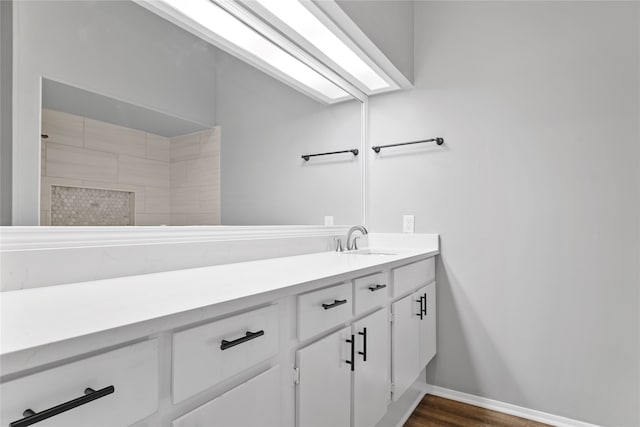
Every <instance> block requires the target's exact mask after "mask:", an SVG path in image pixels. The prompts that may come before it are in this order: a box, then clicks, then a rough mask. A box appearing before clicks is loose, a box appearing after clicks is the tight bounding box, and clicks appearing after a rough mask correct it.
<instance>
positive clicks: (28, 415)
mask: <svg viewBox="0 0 640 427" xmlns="http://www.w3.org/2000/svg"><path fill="white" fill-rule="evenodd" d="M115 390H116V389H115V387H114V386H112V385H110V386H108V387H105V388H103V389H100V390H94V389H92V388H86V389H85V390H84V396H81V397H78V398H76V399H73V400H70V401H68V402H64V403H61V404H60V405H57V406H54V407H53V408H49V409H45V410H44V411H42V412H35V411H33V410H31V409H27V410H26V411H24V412H23V413H22V415H23V416H24V418H23V419H21V420H17V421H14V422H12V423H10V424H9V426H10V427H26V426H30V425H31V424H35V423H39V422H40V421H44V420H46V419H47V418H51V417H54V416H56V415H58V414H61V413H63V412H67V411H68V410H70V409H73V408H77V407H78V406H82V405H84V404H86V403H89V402H91V401H93V400H96V399H100V398H101V397H104V396H106V395H108V394H111V393H113V392H114V391H115Z"/></svg>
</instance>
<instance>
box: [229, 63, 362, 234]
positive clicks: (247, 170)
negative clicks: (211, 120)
mask: <svg viewBox="0 0 640 427" xmlns="http://www.w3.org/2000/svg"><path fill="white" fill-rule="evenodd" d="M216 78H217V87H216V94H217V96H216V111H217V119H218V125H219V126H220V128H221V151H220V152H221V162H220V163H221V178H220V184H221V194H220V197H221V210H222V224H224V225H264V224H270V225H284V224H294V225H299V224H322V223H323V221H324V215H333V216H334V217H335V223H336V224H356V223H360V222H361V202H360V201H361V178H360V177H361V161H362V160H361V159H362V156H361V155H360V156H358V157H355V158H354V157H353V155H351V154H341V155H337V156H328V157H320V158H312V159H311V160H310V161H309V162H305V161H304V160H302V159H301V158H300V156H301V155H302V154H311V153H322V152H326V151H337V150H344V149H347V148H360V143H361V138H360V135H361V122H360V113H361V103H360V102H359V101H347V102H343V103H340V104H336V105H331V106H328V105H324V104H321V103H319V102H317V101H314V100H312V99H311V98H308V97H306V96H304V95H302V94H300V93H299V92H297V91H295V90H294V89H291V88H290V87H288V86H286V85H284V84H282V83H280V82H279V81H277V80H275V79H273V78H271V77H269V76H268V75H266V74H264V73H262V72H261V71H258V70H256V69H255V68H253V67H250V66H248V65H246V64H245V63H243V62H241V61H239V60H237V59H235V58H233V57H231V56H229V55H226V54H224V53H219V54H218V68H217V73H216Z"/></svg>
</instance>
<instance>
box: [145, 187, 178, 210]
mask: <svg viewBox="0 0 640 427" xmlns="http://www.w3.org/2000/svg"><path fill="white" fill-rule="evenodd" d="M170 199H171V190H170V189H169V188H168V187H165V188H155V187H147V189H146V190H145V204H144V212H145V213H169V212H170V208H171V204H170Z"/></svg>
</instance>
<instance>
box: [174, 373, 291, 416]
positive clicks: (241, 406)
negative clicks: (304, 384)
mask: <svg viewBox="0 0 640 427" xmlns="http://www.w3.org/2000/svg"><path fill="white" fill-rule="evenodd" d="M280 391H281V387H280V369H279V368H278V367H275V368H271V369H269V370H268V371H266V372H264V373H262V374H260V375H258V376H256V377H254V378H251V379H250V380H249V381H247V382H245V383H243V384H240V385H239V386H237V387H236V388H234V389H231V390H230V391H228V392H226V393H224V394H223V395H221V396H219V397H216V398H215V399H213V400H211V401H209V402H207V403H205V404H204V405H202V406H200V407H198V408H196V409H194V410H193V411H191V412H188V413H187V414H185V415H183V416H181V417H180V418H177V419H176V420H174V421H173V422H172V423H171V426H172V427H192V426H211V425H217V426H224V427H280V426H281V425H282V422H281V417H280V396H281V394H282V393H281V392H280Z"/></svg>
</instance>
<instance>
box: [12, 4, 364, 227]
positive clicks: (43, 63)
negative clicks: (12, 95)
mask: <svg viewBox="0 0 640 427" xmlns="http://www.w3.org/2000/svg"><path fill="white" fill-rule="evenodd" d="M14 13H15V17H16V23H17V25H16V26H15V28H17V29H18V30H19V35H20V37H15V38H14V44H16V47H15V48H16V51H19V52H20V54H19V55H16V61H17V63H16V64H15V65H16V67H15V70H16V72H17V75H16V76H15V79H16V82H17V84H16V85H15V86H14V87H15V90H16V91H17V95H18V97H19V98H20V100H21V101H20V102H19V103H18V104H19V105H18V108H17V109H15V111H14V115H15V116H16V119H15V120H14V123H15V124H16V125H17V133H16V134H17V135H18V136H19V138H20V144H27V145H28V147H25V146H21V147H20V152H21V153H23V154H24V155H28V156H29V157H28V162H27V163H25V164H28V165H29V167H25V168H21V170H19V173H18V171H17V170H14V181H15V180H16V179H18V182H17V184H18V185H17V187H16V186H15V185H14V189H18V190H19V191H21V192H22V193H21V194H14V197H13V203H14V204H16V203H18V204H19V206H18V209H14V215H16V212H17V214H18V221H17V222H18V223H19V224H20V225H35V224H40V225H51V226H58V225H60V226H106V225H118V226H125V225H131V226H158V225H169V226H171V225H285V224H287V225H307V224H309V225H312V224H323V223H324V221H325V217H326V216H331V217H333V219H334V221H335V224H354V223H359V222H361V219H362V206H361V200H362V197H361V194H362V193H361V192H362V181H361V176H362V173H361V171H362V163H361V162H362V159H361V157H362V156H356V155H354V154H353V153H351V152H347V153H344V154H339V155H335V156H327V157H312V158H310V159H309V161H306V160H304V159H303V158H302V155H304V154H314V153H323V152H332V151H341V150H348V149H360V148H361V140H362V137H361V129H362V126H361V111H362V105H361V102H360V101H359V100H357V99H355V98H353V97H350V96H346V97H344V99H341V100H340V102H336V103H331V104H329V103H326V102H322V101H321V100H318V99H316V98H314V97H311V96H308V95H307V94H305V93H303V92H301V91H299V90H297V89H295V88H294V87H292V86H291V85H288V84H286V83H284V82H283V81H281V80H280V79H277V78H274V77H273V76H271V75H269V74H267V73H265V72H263V71H261V70H258V69H257V68H254V67H253V66H252V65H249V64H248V63H246V62H244V61H242V60H240V59H238V58H236V57H235V56H232V55H230V54H229V53H226V52H225V51H223V50H221V49H219V48H217V47H215V46H213V45H212V44H210V43H207V42H205V41H204V40H202V39H200V38H198V37H196V36H195V35H193V34H191V33H189V32H187V31H185V30H184V29H182V28H180V27H178V26H177V25H175V24H173V23H171V22H169V21H168V20H165V19H163V18H161V17H160V16H157V15H156V14H154V13H153V12H151V11H149V10H147V9H145V8H143V7H141V6H140V5H138V4H136V3H134V2H132V1H116V2H113V1H83V2H64V1H43V2H38V1H32V2H15V3H14ZM338 89H339V90H342V89H340V88H338ZM14 146H15V143H14ZM23 161H26V160H23ZM38 164H40V168H39V173H38V170H37V169H38V168H37V165H38ZM36 175H37V176H36ZM15 191H16V190H14V193H15ZM36 192H37V194H35V193H36ZM14 223H16V221H14Z"/></svg>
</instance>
